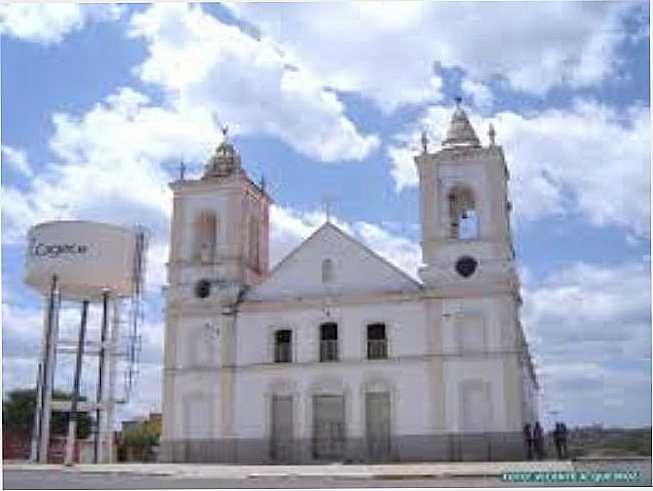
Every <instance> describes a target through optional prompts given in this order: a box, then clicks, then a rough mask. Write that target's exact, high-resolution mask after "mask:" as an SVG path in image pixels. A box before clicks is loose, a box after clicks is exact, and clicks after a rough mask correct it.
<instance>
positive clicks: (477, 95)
mask: <svg viewBox="0 0 653 491" xmlns="http://www.w3.org/2000/svg"><path fill="white" fill-rule="evenodd" d="M460 88H461V89H462V91H463V93H465V94H467V95H469V96H471V98H472V100H473V101H474V105H475V106H476V107H477V108H478V109H480V110H481V111H488V110H489V109H491V108H492V104H493V103H494V95H492V91H491V90H490V88H489V87H488V86H487V85H485V84H483V83H481V82H476V81H475V80H471V79H469V78H465V79H464V80H463V81H462V83H461V84H460Z"/></svg>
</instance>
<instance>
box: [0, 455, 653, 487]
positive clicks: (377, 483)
mask: <svg viewBox="0 0 653 491" xmlns="http://www.w3.org/2000/svg"><path fill="white" fill-rule="evenodd" d="M574 468H575V470H578V471H608V470H612V471H617V470H621V471H623V470H628V471H633V470H636V471H637V472H639V473H640V475H641V477H642V480H641V481H640V482H633V483H630V485H635V486H646V485H648V486H650V485H651V463H650V461H648V462H647V461H641V460H640V461H627V460H624V461H610V462H601V461H592V462H575V463H574ZM3 481H4V482H3V488H4V489H174V488H185V489H210V488H213V489H216V488H218V489H225V488H232V489H233V488H242V489H257V488H313V489H315V488H327V489H328V488H386V487H387V488H403V487H409V488H421V487H428V488H431V487H513V486H522V487H523V486H537V487H541V486H542V484H535V483H530V484H529V483H523V482H521V483H510V482H505V481H502V480H501V479H500V478H498V477H411V478H406V477H401V476H387V477H385V478H383V479H378V478H374V479H368V478H352V477H342V478H341V477H337V476H332V477H272V476H269V477H268V476H266V477H249V478H246V479H220V478H206V477H192V476H191V477H189V476H153V475H137V474H133V473H130V474H127V473H93V472H83V473H82V472H74V471H73V472H71V471H66V470H47V471H44V470H4V471H3ZM600 484H601V485H604V486H615V485H624V484H625V483H609V482H604V483H600ZM551 485H552V486H558V487H560V486H561V483H557V484H556V483H552V484H551Z"/></svg>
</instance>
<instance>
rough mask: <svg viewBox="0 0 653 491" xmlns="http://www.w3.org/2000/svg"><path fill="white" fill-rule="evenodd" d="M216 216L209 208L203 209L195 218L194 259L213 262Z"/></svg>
mask: <svg viewBox="0 0 653 491" xmlns="http://www.w3.org/2000/svg"><path fill="white" fill-rule="evenodd" d="M217 226H218V218H217V216H216V214H215V213H214V212H213V211H211V210H203V211H201V212H200V213H199V215H197V217H196V219H195V230H194V233H195V251H194V257H195V259H198V260H200V261H201V262H203V263H210V262H213V259H214V256H215V244H216V239H217Z"/></svg>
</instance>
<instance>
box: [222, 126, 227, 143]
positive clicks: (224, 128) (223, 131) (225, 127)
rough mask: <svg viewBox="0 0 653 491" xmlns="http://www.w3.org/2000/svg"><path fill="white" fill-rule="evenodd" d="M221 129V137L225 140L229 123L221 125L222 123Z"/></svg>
mask: <svg viewBox="0 0 653 491" xmlns="http://www.w3.org/2000/svg"><path fill="white" fill-rule="evenodd" d="M221 131H222V137H223V138H224V139H225V141H226V140H227V136H228V134H229V125H228V124H223V125H222V128H221Z"/></svg>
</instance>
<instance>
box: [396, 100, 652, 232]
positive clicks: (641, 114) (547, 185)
mask: <svg viewBox="0 0 653 491" xmlns="http://www.w3.org/2000/svg"><path fill="white" fill-rule="evenodd" d="M451 112H452V109H451V108H447V107H443V106H433V107H431V108H429V109H428V110H427V111H426V112H425V114H424V116H423V117H422V118H420V120H419V121H418V122H417V123H416V124H415V125H413V127H412V129H411V130H410V131H408V132H406V133H404V134H401V135H398V136H397V137H396V139H397V141H398V144H396V145H391V146H389V147H388V149H387V152H388V155H389V157H390V159H391V160H392V166H393V167H392V170H391V172H392V176H393V178H394V180H395V184H396V187H397V189H398V190H401V189H402V188H404V187H406V186H414V185H416V184H417V174H416V169H415V164H414V161H413V156H414V155H415V154H416V152H415V151H414V150H412V149H411V148H410V146H411V145H413V148H414V146H415V142H417V141H418V139H419V132H420V130H421V129H422V128H426V129H427V130H428V132H429V134H430V135H431V141H432V142H433V143H432V149H433V150H435V149H437V148H438V146H439V143H440V142H441V141H442V139H443V135H444V133H445V132H446V129H447V127H448V125H449V118H450V115H451ZM470 119H471V121H472V124H473V125H474V127H475V128H476V130H477V133H479V136H480V137H481V139H482V140H487V138H484V135H483V133H485V131H486V129H487V128H488V125H489V123H490V122H492V123H493V124H494V126H495V128H496V131H497V143H498V144H500V145H502V146H503V148H504V151H505V153H506V160H507V164H508V168H509V169H510V173H511V179H510V181H509V187H510V194H511V199H512V201H513V203H514V205H515V207H514V210H515V212H516V214H517V216H521V217H524V218H526V219H536V218H540V217H544V216H548V215H555V214H564V213H568V212H580V213H581V214H583V215H584V216H585V218H586V219H588V220H589V221H590V222H591V223H592V224H595V225H598V226H603V225H619V226H623V227H625V228H627V229H629V230H630V231H632V232H633V233H635V234H637V235H639V236H648V235H649V234H650V214H649V207H648V203H649V201H650V190H649V182H650V115H649V108H648V107H643V106H639V105H633V106H631V107H629V108H627V109H624V110H622V111H617V110H616V109H614V108H610V107H607V106H604V105H601V104H599V103H596V102H592V101H577V102H576V103H575V104H574V105H573V107H571V108H570V109H568V110H559V109H548V110H545V111H542V112H540V113H538V114H534V115H527V116H524V115H520V114H517V113H514V112H509V111H504V112H501V113H497V114H495V115H494V116H493V117H492V118H491V119H489V118H481V117H479V116H478V115H477V114H475V113H471V114H470Z"/></svg>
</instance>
